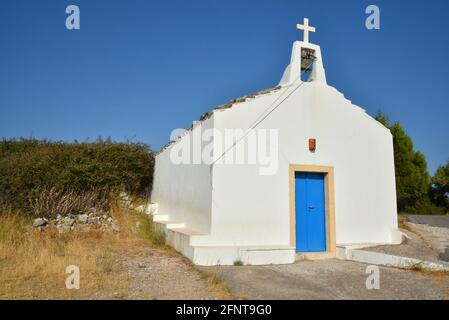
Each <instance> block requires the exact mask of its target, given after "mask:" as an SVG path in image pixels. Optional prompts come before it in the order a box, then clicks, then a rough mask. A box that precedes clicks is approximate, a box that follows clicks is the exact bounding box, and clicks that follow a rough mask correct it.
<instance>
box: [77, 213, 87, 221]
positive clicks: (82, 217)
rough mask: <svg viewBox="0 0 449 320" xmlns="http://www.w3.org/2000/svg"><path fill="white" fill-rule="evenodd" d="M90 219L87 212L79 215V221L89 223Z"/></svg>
mask: <svg viewBox="0 0 449 320" xmlns="http://www.w3.org/2000/svg"><path fill="white" fill-rule="evenodd" d="M88 219H89V215H87V214H80V215H79V216H78V221H79V222H80V223H87V221H88Z"/></svg>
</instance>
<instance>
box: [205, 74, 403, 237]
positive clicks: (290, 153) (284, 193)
mask: <svg viewBox="0 0 449 320" xmlns="http://www.w3.org/2000/svg"><path fill="white" fill-rule="evenodd" d="M284 90H288V91H289V92H290V90H291V89H290V88H283V89H282V90H280V91H278V92H276V93H273V94H270V95H267V96H262V97H259V98H257V99H254V100H251V101H248V102H245V103H242V104H239V105H236V106H234V107H233V108H231V109H228V110H225V111H221V112H216V113H215V116H214V118H215V127H216V128H218V129H221V130H224V129H225V128H242V129H246V128H248V127H249V125H250V123H252V122H253V121H254V119H255V118H256V117H257V115H259V114H260V113H261V112H262V111H263V110H265V109H266V108H267V107H268V106H269V105H270V103H271V102H273V100H274V99H276V98H277V97H278V95H281V94H282V93H283V92H284ZM259 128H278V129H279V154H278V158H279V169H278V172H277V174H275V175H271V176H263V175H260V174H259V168H258V167H257V166H255V165H221V164H217V165H215V166H214V169H213V193H212V197H213V201H212V221H211V223H212V225H211V236H210V237H209V239H208V240H207V242H209V243H211V244H212V243H213V244H216V245H280V244H285V245H287V244H289V241H290V222H289V221H290V220H289V183H288V181H289V180H288V178H289V175H288V167H289V164H303V165H323V166H333V167H334V170H335V172H334V173H335V212H336V237H337V239H336V240H337V244H345V243H387V242H390V241H391V233H392V230H393V229H396V228H397V216H396V200H395V179H394V160H393V146H392V137H391V134H390V132H389V131H388V130H387V129H386V128H384V127H383V126H382V125H380V124H379V123H378V122H377V121H375V120H374V119H372V118H370V117H369V116H368V115H367V114H366V113H365V112H364V111H363V110H362V109H360V108H358V107H356V106H354V105H352V104H351V103H350V102H349V101H348V100H346V99H345V98H344V97H343V95H342V94H340V93H339V92H338V91H337V90H335V89H334V88H332V87H330V86H327V85H324V84H319V83H315V82H312V83H305V84H304V85H303V86H302V87H301V88H300V89H298V90H297V91H296V92H295V93H294V94H293V95H292V96H291V97H290V98H288V100H287V101H285V102H284V103H283V104H282V105H281V106H280V107H279V108H278V109H277V110H276V111H275V112H273V113H272V114H271V115H270V116H269V117H268V118H267V119H266V120H265V121H264V122H263V123H262V124H261V125H259ZM309 138H316V139H317V151H316V152H315V153H311V152H310V151H309V150H308V147H307V142H308V139H309Z"/></svg>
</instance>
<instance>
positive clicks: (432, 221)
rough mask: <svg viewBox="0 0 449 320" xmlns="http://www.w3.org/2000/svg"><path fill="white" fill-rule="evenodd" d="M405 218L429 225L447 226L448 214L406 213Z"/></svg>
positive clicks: (412, 221) (448, 225)
mask: <svg viewBox="0 0 449 320" xmlns="http://www.w3.org/2000/svg"><path fill="white" fill-rule="evenodd" d="M407 219H408V221H410V222H411V223H415V224H427V225H429V226H431V227H439V228H449V216H429V215H427V216H425V215H407Z"/></svg>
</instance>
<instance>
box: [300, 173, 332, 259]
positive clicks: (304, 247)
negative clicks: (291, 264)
mask: <svg viewBox="0 0 449 320" xmlns="http://www.w3.org/2000/svg"><path fill="white" fill-rule="evenodd" d="M295 211H296V251H297V252H323V251H326V208H325V196H324V174H323V173H310V172H297V173H295Z"/></svg>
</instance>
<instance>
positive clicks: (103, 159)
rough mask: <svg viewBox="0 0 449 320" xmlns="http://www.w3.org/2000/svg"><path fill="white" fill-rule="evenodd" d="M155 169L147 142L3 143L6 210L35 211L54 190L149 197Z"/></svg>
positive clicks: (0, 167)
mask: <svg viewBox="0 0 449 320" xmlns="http://www.w3.org/2000/svg"><path fill="white" fill-rule="evenodd" d="M153 166H154V158H153V155H152V153H151V152H150V149H149V147H148V146H147V145H145V144H141V143H115V142H112V141H110V140H109V139H108V140H102V139H98V140H97V141H96V142H94V143H89V142H83V143H79V142H74V143H67V142H51V141H47V140H35V139H10V140H6V139H3V140H2V141H0V173H1V174H0V207H5V206H10V207H12V208H13V209H25V210H27V211H32V206H31V203H33V201H37V200H36V199H42V197H43V195H45V194H48V193H49V192H50V190H53V191H52V192H63V193H75V194H76V193H82V194H88V193H89V192H96V191H97V190H101V192H104V190H107V191H125V192H127V193H130V194H132V195H136V196H148V194H149V192H150V191H151V187H152V182H153ZM55 190H57V191H55ZM60 190H63V191H60ZM44 198H45V197H44Z"/></svg>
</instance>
